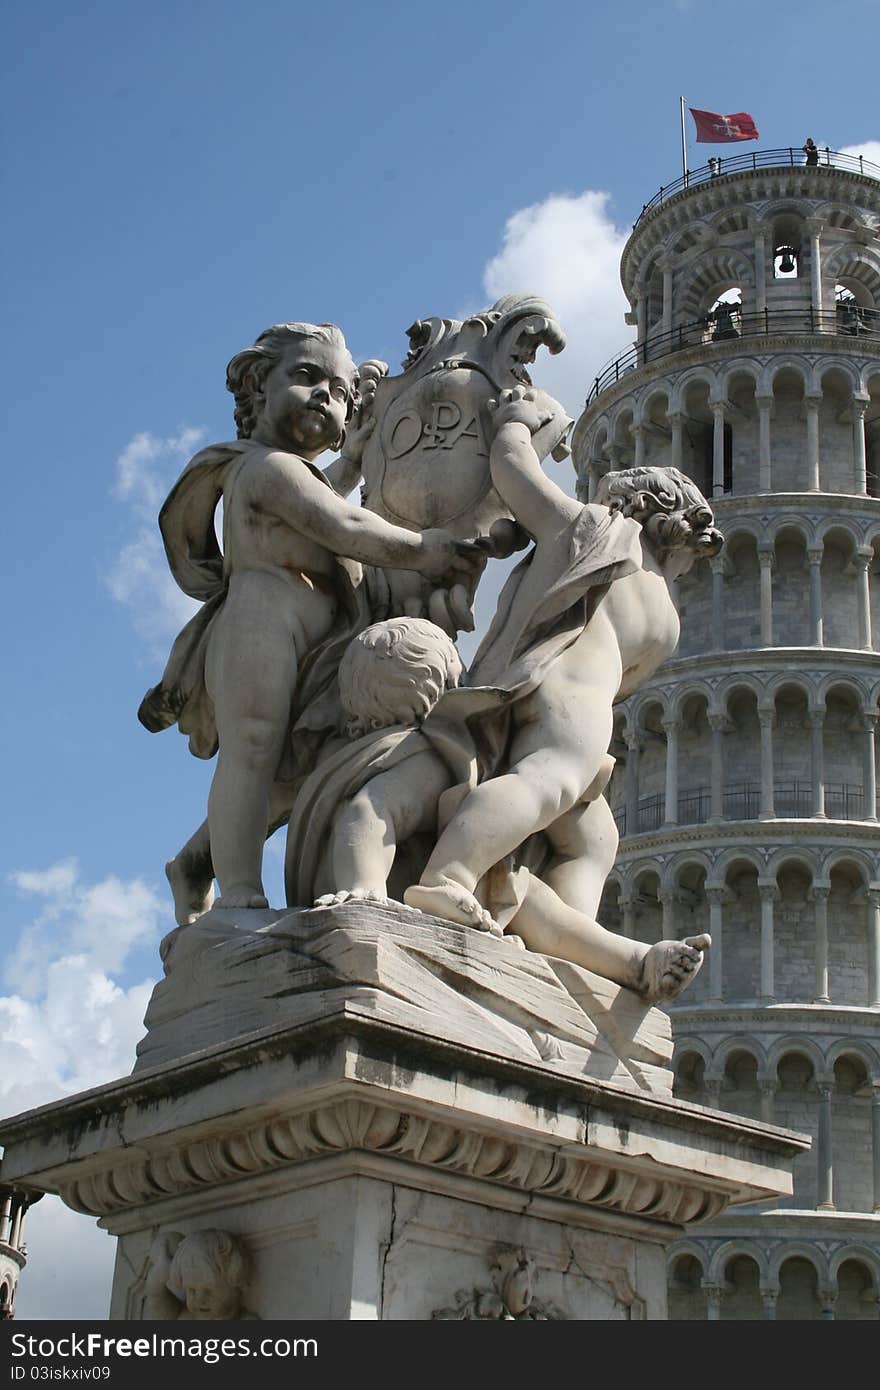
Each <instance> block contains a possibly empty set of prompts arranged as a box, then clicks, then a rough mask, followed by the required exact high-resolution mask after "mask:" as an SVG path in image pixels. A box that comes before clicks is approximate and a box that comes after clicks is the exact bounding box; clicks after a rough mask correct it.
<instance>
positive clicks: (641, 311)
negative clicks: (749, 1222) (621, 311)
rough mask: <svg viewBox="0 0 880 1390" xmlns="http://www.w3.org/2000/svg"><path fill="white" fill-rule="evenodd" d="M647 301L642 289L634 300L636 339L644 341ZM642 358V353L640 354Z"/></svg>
mask: <svg viewBox="0 0 880 1390" xmlns="http://www.w3.org/2000/svg"><path fill="white" fill-rule="evenodd" d="M647 315H648V301H647V296H646V294H645V293H644V291H643V292H642V293H641V294H640V295H639V297H638V298H637V300H636V341H637V342H639V343H644V341H645V338H646V336H647V331H648V330H647ZM642 360H644V354H642Z"/></svg>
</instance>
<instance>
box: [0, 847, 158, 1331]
mask: <svg viewBox="0 0 880 1390" xmlns="http://www.w3.org/2000/svg"><path fill="white" fill-rule="evenodd" d="M10 878H11V881H12V882H13V883H14V884H15V886H16V887H17V888H18V890H19V892H20V893H21V895H22V897H23V898H24V899H25V901H26V902H27V903H28V906H29V907H30V909H31V910H30V912H29V913H28V916H29V918H30V920H28V921H26V924H25V925H24V927H23V929H22V930H21V932H20V935H19V939H18V942H17V944H16V946H15V948H14V950H13V951H12V952H11V953H10V954H9V956H8V958H7V964H6V968H5V986H6V989H7V991H8V992H7V993H6V994H5V995H3V996H2V997H0V1050H2V1055H3V1068H2V1071H0V1113H3V1114H5V1115H12V1114H16V1113H17V1112H18V1111H21V1110H28V1109H31V1108H32V1107H34V1106H38V1105H43V1104H46V1103H47V1102H49V1101H52V1100H56V1099H57V1098H58V1097H60V1096H63V1095H66V1094H69V1093H71V1092H75V1091H85V1090H89V1089H90V1088H91V1087H93V1086H99V1085H101V1084H102V1083H103V1082H105V1081H112V1080H113V1079H115V1078H116V1077H118V1076H125V1075H127V1074H128V1073H129V1072H130V1071H131V1068H132V1063H133V1061H134V1057H135V1047H136V1045H137V1042H138V1040H139V1039H140V1038H141V1037H142V1036H143V1031H144V1029H143V1017H144V1012H145V1010H146V1007H147V1003H148V1001H149V998H150V994H151V992H152V989H153V984H154V981H153V980H143V981H141V982H140V983H138V984H134V985H131V986H129V987H127V988H124V987H123V986H122V985H120V984H119V983H117V980H116V979H115V978H114V976H117V975H119V974H120V973H121V971H122V970H123V967H124V966H125V964H126V961H127V959H128V957H129V956H130V954H131V952H132V951H133V950H134V949H135V948H136V947H138V946H141V945H144V944H146V943H148V942H149V941H151V940H153V941H155V940H158V937H159V936H160V935H161V934H162V932H163V931H164V930H166V929H167V928H168V927H170V926H171V922H170V920H169V913H168V911H167V908H166V906H165V904H164V903H163V902H162V901H161V900H160V898H159V896H158V895H157V893H156V892H155V891H154V890H153V889H152V888H151V887H150V886H149V885H148V884H146V883H144V882H143V881H142V880H141V879H137V878H136V879H131V880H129V881H128V882H125V881H123V880H121V879H119V878H116V877H114V876H110V877H108V878H104V879H101V880H100V881H99V882H97V883H84V882H83V881H82V879H81V876H80V872H79V866H78V864H77V862H76V860H75V859H72V858H71V859H64V860H60V861H59V862H58V863H56V864H52V865H50V866H49V867H48V868H46V869H42V870H34V869H26V870H20V871H18V872H17V873H13V874H11V875H10ZM26 1238H27V1244H28V1248H29V1251H30V1263H29V1266H28V1268H27V1270H26V1271H25V1273H24V1275H23V1277H22V1281H21V1289H20V1292H19V1296H18V1306H17V1312H18V1316H19V1317H24V1318H65V1319H68V1318H106V1316H107V1312H108V1308H109V1288H110V1281H111V1278H112V1266H113V1254H114V1242H113V1241H111V1240H109V1239H108V1238H107V1236H106V1235H105V1234H104V1232H102V1231H99V1230H98V1228H97V1227H96V1226H95V1224H94V1223H93V1222H92V1221H90V1220H89V1218H87V1217H83V1216H80V1215H78V1214H76V1213H74V1212H72V1211H68V1210H67V1208H65V1207H64V1206H62V1204H61V1203H60V1202H59V1201H58V1200H57V1199H56V1198H50V1197H46V1198H44V1199H43V1200H42V1201H41V1202H39V1203H38V1204H37V1205H36V1206H35V1207H34V1208H33V1210H32V1211H31V1212H29V1213H28V1217H27V1227H26ZM71 1252H74V1253H73V1255H72V1254H71Z"/></svg>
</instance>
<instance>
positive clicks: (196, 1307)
mask: <svg viewBox="0 0 880 1390" xmlns="http://www.w3.org/2000/svg"><path fill="white" fill-rule="evenodd" d="M240 1302H241V1300H240V1296H239V1292H238V1289H234V1288H232V1286H231V1285H230V1284H224V1283H223V1281H222V1280H220V1279H212V1280H211V1281H210V1283H204V1284H201V1283H198V1282H195V1281H194V1282H193V1283H191V1284H187V1285H186V1310H187V1312H188V1313H189V1315H190V1317H191V1318H193V1319H194V1320H196V1321H205V1322H207V1321H211V1320H216V1319H218V1318H234V1317H235V1316H236V1314H237V1313H238V1310H239V1305H240Z"/></svg>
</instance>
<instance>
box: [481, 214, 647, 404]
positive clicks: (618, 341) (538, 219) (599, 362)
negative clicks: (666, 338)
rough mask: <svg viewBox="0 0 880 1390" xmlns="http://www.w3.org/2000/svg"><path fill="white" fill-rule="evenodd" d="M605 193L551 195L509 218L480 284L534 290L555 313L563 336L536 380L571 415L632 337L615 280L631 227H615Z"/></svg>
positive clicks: (541, 361)
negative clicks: (563, 345)
mask: <svg viewBox="0 0 880 1390" xmlns="http://www.w3.org/2000/svg"><path fill="white" fill-rule="evenodd" d="M608 202H609V195H608V194H607V193H603V192H599V191H596V190H594V189H588V190H587V191H586V192H584V193H580V194H553V195H552V196H551V197H549V198H545V199H544V201H543V202H542V203H535V204H533V206H531V207H527V208H521V209H520V210H519V211H518V212H515V213H513V215H512V216H511V217H509V218H508V220H507V224H506V226H505V228H504V236H503V242H502V246H501V249H500V250H499V251H498V253H497V254H496V255H494V256H493V257H492V259H491V260H490V261H489V262H488V264H487V266H486V268H485V271H484V274H483V285H484V288H485V290H486V292H487V294H489V295H490V296H491V297H492V298H493V299H497V298H498V297H499V296H500V295H502V294H512V293H517V292H524V293H530V294H539V295H541V296H542V297H543V298H544V299H546V300H548V302H549V303H550V304H551V305H552V307H553V308H554V309H555V310H556V313H557V315H558V317H559V321H560V323H561V324H562V327H563V328H564V330H565V333H566V335H567V337H568V346H567V347H566V348H565V351H564V352H562V353H561V354H560V355H559V356H558V357H550V356H548V354H547V353H545V352H541V353H540V354H539V356H538V358H537V360H536V363H535V368H534V379H535V381H536V383H537V384H538V385H540V386H544V387H546V389H547V390H549V391H551V392H552V393H553V394H554V395H556V396H558V397H559V399H560V400H561V401H562V403H563V404H564V405H565V406H566V408H567V409H568V412H569V414H571V415H573V416H574V418H575V419H577V417H578V415H579V414H580V413H581V410H582V409H583V403H584V399H585V397H586V394H587V390H588V388H589V385H590V382H591V381H592V379H593V377H594V376H595V375H596V373H597V372H598V371H599V369H600V367H602V366H603V365H604V363H605V362H606V360H607V359H608V358H609V357H611V356H612V355H613V354H614V353H615V352H617V351H618V350H619V349H622V348H624V347H625V346H626V344H627V342H628V341H631V340H632V337H633V333H632V330H631V329H628V328H627V326H626V324H625V323H624V318H623V316H624V314H625V313H626V311H627V309H628V308H629V305H628V304H627V302H626V297H625V295H624V293H623V290H622V288H621V285H620V256H621V252H622V251H623V247H624V243H625V242H626V239H627V237H628V236H629V230H630V229H629V228H621V227H617V226H615V224H614V222H613V221H612V219H611V217H610V215H609V212H608Z"/></svg>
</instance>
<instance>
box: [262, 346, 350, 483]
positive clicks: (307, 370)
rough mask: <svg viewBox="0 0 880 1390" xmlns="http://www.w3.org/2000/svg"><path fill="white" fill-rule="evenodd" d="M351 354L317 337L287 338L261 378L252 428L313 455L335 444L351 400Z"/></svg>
mask: <svg viewBox="0 0 880 1390" xmlns="http://www.w3.org/2000/svg"><path fill="white" fill-rule="evenodd" d="M350 373H351V360H350V358H349V357H348V355H347V354H346V353H344V352H341V351H340V350H339V349H338V348H336V347H334V346H333V345H332V344H330V343H322V342H320V341H319V340H318V339H316V338H308V339H306V340H305V341H304V342H299V343H291V345H290V347H288V348H287V349H286V350H285V352H284V354H283V356H282V357H281V359H280V360H279V361H278V362H276V364H275V366H274V367H273V368H272V370H271V371H270V372H269V373H268V375H267V376H266V378H265V381H264V383H263V397H264V403H263V408H262V410H261V412H260V417H259V420H258V422H257V429H256V431H255V432H256V434H257V436H258V437H259V438H260V439H262V440H264V442H265V443H267V444H274V445H277V446H278V447H279V448H284V449H289V450H292V451H293V452H294V453H298V454H302V455H303V456H304V457H306V458H309V459H312V458H315V457H316V456H317V455H318V454H320V453H322V452H323V451H324V450H325V449H329V448H333V447H334V446H335V445H336V443H337V441H338V439H339V437H340V435H341V433H342V430H343V427H344V425H345V417H346V414H347V412H348V407H349V402H350V400H351V389H352V385H351V375H350Z"/></svg>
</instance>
